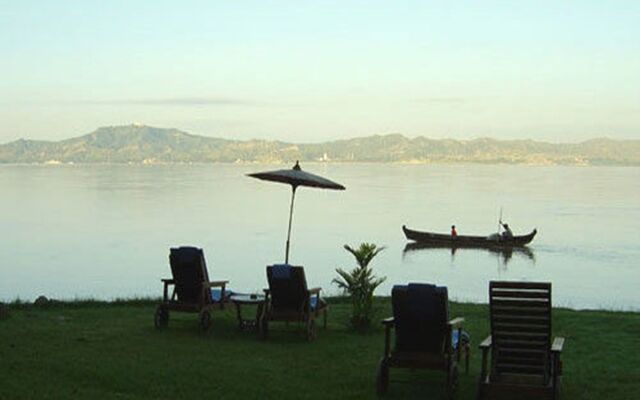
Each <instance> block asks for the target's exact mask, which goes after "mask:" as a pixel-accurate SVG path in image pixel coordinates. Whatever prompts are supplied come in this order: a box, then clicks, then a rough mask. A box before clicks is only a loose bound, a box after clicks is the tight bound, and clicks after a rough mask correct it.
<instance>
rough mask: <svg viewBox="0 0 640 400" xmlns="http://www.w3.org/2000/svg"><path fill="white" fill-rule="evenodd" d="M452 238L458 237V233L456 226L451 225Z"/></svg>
mask: <svg viewBox="0 0 640 400" xmlns="http://www.w3.org/2000/svg"><path fill="white" fill-rule="evenodd" d="M451 236H453V237H456V236H458V232H457V231H456V226H455V225H451Z"/></svg>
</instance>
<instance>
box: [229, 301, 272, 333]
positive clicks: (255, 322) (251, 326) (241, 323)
mask: <svg viewBox="0 0 640 400" xmlns="http://www.w3.org/2000/svg"><path fill="white" fill-rule="evenodd" d="M229 299H230V300H231V302H232V303H233V304H235V306H236V316H237V318H238V329H240V330H241V331H243V330H257V329H258V326H259V323H260V318H262V313H263V311H264V301H265V297H264V295H261V294H234V295H231V297H230V298H229ZM246 305H252V306H256V315H255V318H251V319H245V318H243V317H242V306H246Z"/></svg>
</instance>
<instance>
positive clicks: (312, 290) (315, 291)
mask: <svg viewBox="0 0 640 400" xmlns="http://www.w3.org/2000/svg"><path fill="white" fill-rule="evenodd" d="M321 290H322V288H319V287H314V288H311V289H309V294H319V293H320V291H321Z"/></svg>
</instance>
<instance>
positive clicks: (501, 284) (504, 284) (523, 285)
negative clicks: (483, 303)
mask: <svg viewBox="0 0 640 400" xmlns="http://www.w3.org/2000/svg"><path fill="white" fill-rule="evenodd" d="M494 288H496V289H543V290H548V291H551V284H550V283H547V282H511V281H491V282H489V289H490V290H493V289H494Z"/></svg>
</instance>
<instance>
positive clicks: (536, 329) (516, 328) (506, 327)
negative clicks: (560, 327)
mask: <svg viewBox="0 0 640 400" xmlns="http://www.w3.org/2000/svg"><path fill="white" fill-rule="evenodd" d="M493 327H494V328H493V329H494V332H532V333H545V334H547V336H548V333H549V324H548V323H546V324H545V323H538V324H519V323H517V324H507V323H502V322H495V323H494V324H493Z"/></svg>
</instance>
